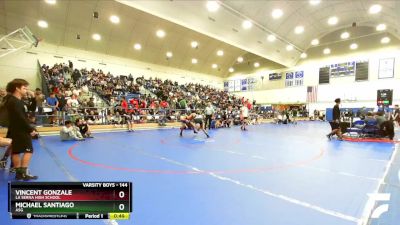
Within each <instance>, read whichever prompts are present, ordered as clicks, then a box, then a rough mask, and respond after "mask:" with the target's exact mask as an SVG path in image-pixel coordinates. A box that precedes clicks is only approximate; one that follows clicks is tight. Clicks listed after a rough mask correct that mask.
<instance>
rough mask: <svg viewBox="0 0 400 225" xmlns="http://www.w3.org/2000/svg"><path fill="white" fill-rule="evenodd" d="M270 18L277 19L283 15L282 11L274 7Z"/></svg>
mask: <svg viewBox="0 0 400 225" xmlns="http://www.w3.org/2000/svg"><path fill="white" fill-rule="evenodd" d="M271 15H272V18H274V19H278V18H280V17H281V16H282V15H283V11H282V10H281V9H274V10H273V11H272V13H271Z"/></svg>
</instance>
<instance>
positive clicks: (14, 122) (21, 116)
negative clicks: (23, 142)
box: [7, 95, 33, 137]
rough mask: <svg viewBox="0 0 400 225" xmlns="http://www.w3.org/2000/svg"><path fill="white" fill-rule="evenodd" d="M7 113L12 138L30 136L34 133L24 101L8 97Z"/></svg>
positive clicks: (11, 96)
mask: <svg viewBox="0 0 400 225" xmlns="http://www.w3.org/2000/svg"><path fill="white" fill-rule="evenodd" d="M7 112H8V119H9V121H10V124H9V126H8V130H9V131H10V136H11V137H15V136H16V135H18V134H30V133H31V132H32V131H33V128H32V127H31V125H30V123H29V120H28V118H27V115H26V111H25V104H24V102H23V101H22V100H20V99H18V98H16V97H15V96H13V95H9V96H8V100H7Z"/></svg>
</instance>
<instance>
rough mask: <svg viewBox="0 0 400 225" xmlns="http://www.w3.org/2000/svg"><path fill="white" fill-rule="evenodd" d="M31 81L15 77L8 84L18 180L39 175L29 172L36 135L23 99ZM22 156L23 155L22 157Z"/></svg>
mask: <svg viewBox="0 0 400 225" xmlns="http://www.w3.org/2000/svg"><path fill="white" fill-rule="evenodd" d="M28 86H29V83H28V82H27V81H26V80H23V79H14V80H12V81H10V82H9V83H8V84H7V88H6V89H7V92H8V93H10V95H8V96H7V97H8V99H7V103H6V108H7V113H8V119H9V126H8V131H9V137H10V138H11V139H12V142H11V146H12V162H13V164H14V167H15V168H16V174H15V179H16V180H24V181H28V180H36V179H37V178H38V177H37V176H32V175H30V174H29V173H28V171H27V170H28V167H29V163H30V161H31V158H32V153H33V147H32V136H34V135H36V132H35V131H34V129H33V127H31V125H30V123H29V121H28V118H27V115H26V109H25V107H24V102H23V101H22V100H21V98H22V97H23V96H25V95H26V93H27V91H28ZM21 156H22V157H21Z"/></svg>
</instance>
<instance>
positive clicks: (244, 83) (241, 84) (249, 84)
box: [224, 77, 257, 92]
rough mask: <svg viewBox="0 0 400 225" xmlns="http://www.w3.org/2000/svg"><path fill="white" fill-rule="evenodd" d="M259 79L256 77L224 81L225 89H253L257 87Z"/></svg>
mask: <svg viewBox="0 0 400 225" xmlns="http://www.w3.org/2000/svg"><path fill="white" fill-rule="evenodd" d="M256 83H257V79H256V78H254V77H250V78H245V79H238V80H229V81H224V90H225V91H227V92H235V91H253V90H255V88H256Z"/></svg>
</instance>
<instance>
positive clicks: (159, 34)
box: [156, 30, 165, 38]
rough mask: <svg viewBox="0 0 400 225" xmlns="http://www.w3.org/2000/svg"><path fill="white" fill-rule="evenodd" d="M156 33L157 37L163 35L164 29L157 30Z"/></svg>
mask: <svg viewBox="0 0 400 225" xmlns="http://www.w3.org/2000/svg"><path fill="white" fill-rule="evenodd" d="M156 34H157V37H159V38H163V37H165V31H163V30H158V31H157V33H156Z"/></svg>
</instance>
